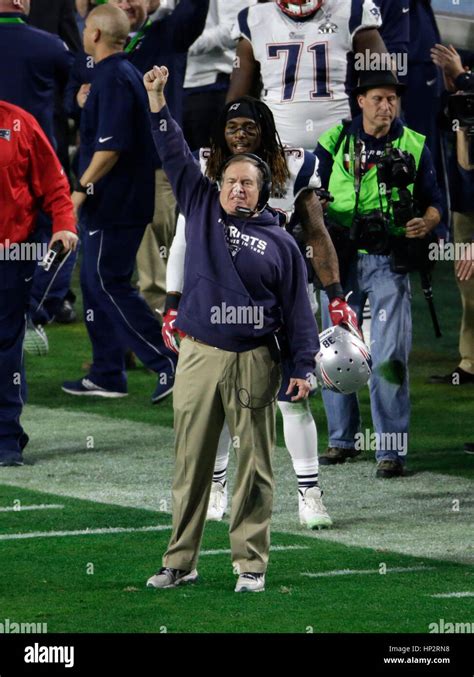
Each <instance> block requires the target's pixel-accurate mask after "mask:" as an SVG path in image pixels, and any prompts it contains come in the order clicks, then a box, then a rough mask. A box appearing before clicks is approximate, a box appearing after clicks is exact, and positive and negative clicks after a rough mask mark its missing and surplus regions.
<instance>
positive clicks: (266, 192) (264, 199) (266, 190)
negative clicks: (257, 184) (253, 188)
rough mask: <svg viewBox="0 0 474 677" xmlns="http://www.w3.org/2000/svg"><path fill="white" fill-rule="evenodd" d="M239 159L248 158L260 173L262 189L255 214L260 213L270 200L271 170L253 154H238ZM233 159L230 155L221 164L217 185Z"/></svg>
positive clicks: (233, 156)
mask: <svg viewBox="0 0 474 677" xmlns="http://www.w3.org/2000/svg"><path fill="white" fill-rule="evenodd" d="M239 157H246V158H249V159H250V160H253V161H254V162H255V164H256V165H257V167H258V168H259V170H260V171H261V172H262V179H263V181H262V187H261V188H260V193H259V196H258V202H257V208H256V211H257V212H261V211H262V210H263V209H265V206H266V205H267V203H268V200H269V199H270V195H271V192H272V172H271V169H270V167H269V165H268V163H267V162H265V160H262V158H261V157H259V156H258V155H255V153H239ZM234 158H235V155H231V156H230V157H229V158H227V160H226V161H225V162H224V163H223V165H222V167H221V169H220V172H219V183H220V182H221V181H222V176H223V174H224V172H225V170H226V169H227V167H228V165H229V164H230V162H231V161H232V160H233V159H234Z"/></svg>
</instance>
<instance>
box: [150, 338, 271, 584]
mask: <svg viewBox="0 0 474 677" xmlns="http://www.w3.org/2000/svg"><path fill="white" fill-rule="evenodd" d="M279 384H280V374H279V367H278V366H277V365H275V364H274V363H273V362H272V360H271V358H270V354H269V352H268V349H267V348H266V347H260V348H256V349H255V350H249V351H247V352H245V353H232V352H228V351H225V350H219V349H218V348H212V347H211V346H207V345H204V344H202V343H199V342H197V341H194V340H192V339H190V338H186V339H184V340H183V342H182V343H181V351H180V356H179V361H178V367H177V371H176V381H175V386H174V392H173V405H174V414H175V435H176V442H175V453H176V460H175V463H176V464H175V472H174V481H173V490H172V494H173V533H172V535H171V539H170V542H169V545H168V549H167V551H166V553H165V555H164V557H163V566H167V567H173V568H175V569H186V570H188V569H193V568H194V567H195V566H196V564H197V561H198V557H199V549H200V546H201V539H202V534H203V530H204V523H205V520H206V514H207V506H208V503H209V494H210V489H211V482H212V472H213V469H214V461H215V458H216V451H217V443H218V440H219V436H220V433H221V430H222V426H223V423H224V419H227V422H228V424H229V429H230V433H231V436H232V442H233V445H234V448H235V452H236V455H237V474H236V478H235V486H234V494H233V498H232V508H231V516H230V528H229V533H230V543H231V551H232V562H233V564H234V566H236V565H237V566H236V569H237V571H240V572H246V571H251V572H254V573H262V572H264V571H265V570H266V568H267V563H268V555H269V549H270V517H271V514H272V505H273V473H272V467H271V458H270V457H271V453H272V451H273V448H274V445H275V402H271V401H272V400H273V399H274V398H276V394H277V392H278V388H279ZM239 389H240V390H239ZM244 389H245V391H248V393H250V395H251V402H250V404H251V406H252V407H261V408H259V409H253V410H252V409H248V408H245V407H242V406H241V405H240V404H239V401H238V392H240V396H241V400H242V401H243V402H244V403H245V402H247V401H248V400H247V399H246V398H247V394H246V392H244ZM268 402H271V404H269V405H268V406H262V405H264V404H265V403H268Z"/></svg>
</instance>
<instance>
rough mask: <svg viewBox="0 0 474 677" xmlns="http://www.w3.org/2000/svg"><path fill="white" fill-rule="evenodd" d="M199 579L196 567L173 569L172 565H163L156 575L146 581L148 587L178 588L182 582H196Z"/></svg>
mask: <svg viewBox="0 0 474 677" xmlns="http://www.w3.org/2000/svg"><path fill="white" fill-rule="evenodd" d="M197 579H198V572H197V570H196V569H192V570H188V571H186V570H185V569H173V568H172V567H161V569H160V570H159V571H157V572H156V574H155V575H154V576H152V577H151V578H149V579H148V580H147V582H146V587H147V588H159V589H162V590H163V589H165V588H176V586H178V585H181V584H182V583H195V582H196V581H197Z"/></svg>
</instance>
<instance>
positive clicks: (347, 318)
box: [329, 298, 362, 338]
mask: <svg viewBox="0 0 474 677" xmlns="http://www.w3.org/2000/svg"><path fill="white" fill-rule="evenodd" d="M329 314H330V316H331V322H332V323H333V324H334V325H337V324H344V325H346V327H347V329H349V331H352V333H353V334H355V335H356V336H358V337H359V338H362V332H361V330H360V329H359V323H358V322H357V315H356V314H355V312H354V311H353V310H352V308H351V307H350V305H349V304H348V303H347V301H346V300H345V299H341V298H335V299H333V300H332V301H331V302H330V303H329Z"/></svg>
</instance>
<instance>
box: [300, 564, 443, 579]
mask: <svg viewBox="0 0 474 677" xmlns="http://www.w3.org/2000/svg"><path fill="white" fill-rule="evenodd" d="M435 568H436V567H425V566H416V567H387V569H385V573H386V574H404V573H410V572H412V571H427V570H428V569H435ZM355 574H358V575H361V576H367V575H368V574H380V575H381V576H384V575H385V574H383V573H382V572H381V571H380V569H334V570H333V571H320V572H317V573H306V572H303V573H301V576H308V577H309V578H324V577H325V576H353V575H355Z"/></svg>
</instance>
